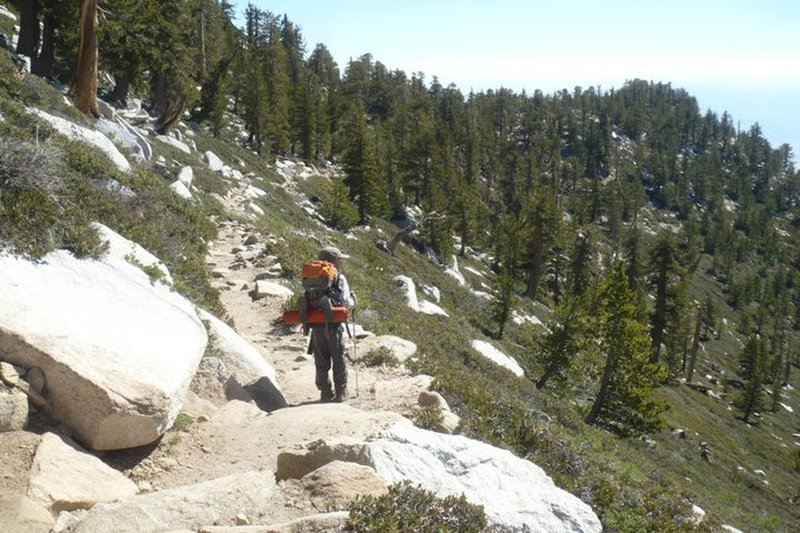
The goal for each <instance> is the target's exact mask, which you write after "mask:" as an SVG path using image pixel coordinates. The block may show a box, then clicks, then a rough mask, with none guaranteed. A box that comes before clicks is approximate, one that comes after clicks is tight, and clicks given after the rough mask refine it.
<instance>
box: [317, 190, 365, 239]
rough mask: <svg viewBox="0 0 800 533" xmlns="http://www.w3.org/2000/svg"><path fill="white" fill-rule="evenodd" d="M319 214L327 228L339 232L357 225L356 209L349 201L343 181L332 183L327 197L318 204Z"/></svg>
mask: <svg viewBox="0 0 800 533" xmlns="http://www.w3.org/2000/svg"><path fill="white" fill-rule="evenodd" d="M319 214H320V216H322V218H323V219H324V220H325V222H326V223H327V224H328V225H329V226H331V227H333V228H336V229H340V230H348V229H350V228H352V227H353V226H355V225H356V224H357V223H358V209H357V208H356V206H355V204H354V203H353V202H352V200H350V197H349V191H348V188H347V186H346V185H345V184H344V181H343V180H341V179H334V180H333V181H332V183H331V186H330V189H329V191H328V194H327V196H326V197H325V198H324V199H323V200H322V202H321V203H320V206H319Z"/></svg>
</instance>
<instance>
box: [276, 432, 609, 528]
mask: <svg viewBox="0 0 800 533" xmlns="http://www.w3.org/2000/svg"><path fill="white" fill-rule="evenodd" d="M335 461H347V462H351V463H356V464H361V465H364V466H368V467H372V468H374V469H375V471H376V472H377V474H378V475H379V476H380V477H381V478H382V479H383V480H384V481H385V483H386V484H387V485H393V484H395V483H399V482H401V481H409V482H411V483H412V484H413V485H415V486H420V487H422V488H424V489H426V490H429V491H431V492H433V493H435V494H436V495H437V496H439V497H441V498H444V497H447V496H460V495H462V494H463V495H464V496H465V497H466V498H467V500H468V501H470V502H471V503H474V504H478V505H482V506H483V508H484V511H485V512H486V516H487V518H488V519H489V522H490V524H492V526H493V527H495V528H496V529H497V530H498V531H519V532H522V531H539V532H543V533H544V532H554V533H555V532H559V533H565V532H576V533H577V532H584V533H588V532H598V533H599V532H600V531H601V530H602V525H601V523H600V520H599V518H597V515H595V514H594V512H593V511H592V509H591V507H589V506H588V505H587V504H585V503H583V502H582V501H581V500H580V499H578V498H576V497H575V496H573V495H572V494H569V493H568V492H566V491H564V490H562V489H560V488H558V487H556V486H555V484H554V483H553V480H552V479H550V477H548V476H547V474H545V473H544V471H543V470H542V469H541V468H539V467H538V466H536V465H535V464H533V463H531V462H530V461H526V460H524V459H520V458H519V457H516V456H515V455H514V454H512V453H511V452H509V451H507V450H502V449H500V448H496V447H494V446H491V445H489V444H486V443H483V442H480V441H476V440H472V439H468V438H466V437H463V436H459V435H445V434H441V433H434V432H432V431H427V430H424V429H419V428H417V427H415V426H414V425H413V424H411V422H409V421H408V420H400V421H399V422H396V423H395V424H393V425H392V426H390V427H389V428H388V429H386V430H383V431H381V432H380V433H378V434H377V435H374V436H372V437H370V438H368V439H367V440H366V441H364V440H359V439H357V438H342V437H336V436H333V437H327V438H325V439H320V440H317V441H314V442H311V443H309V444H307V445H306V448H305V450H303V451H299V450H293V451H291V452H284V453H281V454H280V455H279V456H278V469H277V471H276V477H277V478H278V479H279V480H280V479H287V478H301V477H302V478H303V479H307V478H306V477H305V476H307V475H308V473H309V472H312V471H317V470H319V469H320V468H321V467H322V466H324V465H327V464H331V463H333V462H335Z"/></svg>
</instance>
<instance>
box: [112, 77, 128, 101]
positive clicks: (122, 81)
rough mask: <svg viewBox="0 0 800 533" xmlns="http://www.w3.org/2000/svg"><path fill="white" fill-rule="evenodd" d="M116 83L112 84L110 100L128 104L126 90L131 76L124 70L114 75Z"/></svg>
mask: <svg viewBox="0 0 800 533" xmlns="http://www.w3.org/2000/svg"><path fill="white" fill-rule="evenodd" d="M115 80H116V84H114V92H113V93H111V100H112V101H113V102H118V103H119V104H121V105H123V106H124V105H127V104H128V90H129V89H130V86H131V77H130V75H129V74H128V73H126V72H124V73H121V74H119V75H117V76H115Z"/></svg>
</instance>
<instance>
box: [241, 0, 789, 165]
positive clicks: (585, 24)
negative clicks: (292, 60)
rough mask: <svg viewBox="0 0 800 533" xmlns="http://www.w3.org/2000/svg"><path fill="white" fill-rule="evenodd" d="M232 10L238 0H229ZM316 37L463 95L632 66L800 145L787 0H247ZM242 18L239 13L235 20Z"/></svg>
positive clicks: (310, 42) (610, 82) (341, 59)
mask: <svg viewBox="0 0 800 533" xmlns="http://www.w3.org/2000/svg"><path fill="white" fill-rule="evenodd" d="M232 3H233V4H234V5H236V7H237V15H238V16H239V20H240V21H241V20H242V13H243V12H244V9H245V7H246V6H247V4H248V2H246V1H241V0H238V1H234V2H232ZM249 3H252V4H254V5H256V6H258V7H259V8H261V9H265V10H268V11H271V12H272V13H275V14H278V15H282V14H284V13H285V14H287V15H288V17H289V19H290V20H291V21H292V22H294V23H295V24H296V25H298V26H300V28H301V31H302V35H303V38H304V40H305V43H306V51H307V53H310V52H311V51H312V50H313V49H314V47H315V46H316V44H317V43H320V42H321V43H323V44H325V46H326V47H327V48H328V50H329V51H330V52H331V54H332V55H333V57H334V59H335V60H336V62H337V63H338V64H339V68H340V69H341V70H342V72H343V71H344V69H345V67H346V65H347V62H348V61H349V60H350V59H351V58H353V59H355V58H357V57H359V56H361V55H363V54H365V53H370V54H372V57H373V59H374V60H375V61H380V62H381V63H383V64H384V65H385V66H386V67H387V68H388V69H390V70H394V69H401V70H404V71H405V72H406V74H409V75H410V74H411V73H413V72H423V73H424V74H425V79H426V81H428V82H430V80H432V79H433V77H434V76H436V77H437V78H438V79H439V81H440V83H442V84H443V85H448V84H450V83H454V84H455V85H456V86H457V87H458V88H459V89H461V91H462V92H463V93H464V94H465V95H466V94H467V93H469V91H470V90H475V91H480V90H488V89H497V88H499V87H506V88H509V89H513V90H515V91H518V92H519V91H521V90H523V89H524V90H525V91H526V92H527V93H528V94H532V93H533V91H534V90H536V89H539V90H542V91H543V92H544V93H545V94H552V93H554V92H556V91H559V90H561V89H568V90H569V91H570V92H571V91H572V90H573V89H574V88H575V86H581V87H583V88H584V89H586V88H588V87H590V86H593V87H595V88H599V89H601V90H603V91H607V90H608V89H610V88H612V87H614V88H619V87H621V86H622V85H623V84H624V83H625V82H626V81H627V80H631V79H634V78H642V79H646V80H650V81H655V82H665V83H667V82H669V83H671V84H672V86H673V87H674V88H683V89H686V91H687V92H688V93H689V94H691V95H693V96H695V97H696V98H697V100H698V103H699V105H700V108H701V110H702V111H705V110H706V109H711V110H712V111H714V112H715V113H717V114H718V115H722V112H723V111H728V113H729V114H730V115H731V116H732V118H733V120H734V124H737V123H738V124H739V125H740V126H741V128H743V129H747V128H749V127H750V125H751V124H753V123H754V122H758V123H759V125H760V126H761V129H762V131H763V134H764V136H765V137H766V138H767V139H768V140H769V142H770V144H772V146H773V147H777V146H779V145H780V144H783V143H789V144H791V145H792V147H793V148H794V152H795V156H798V155H800V2H798V1H797V0H760V1H759V0H672V1H669V0H668V1H665V0H660V1H659V0H638V1H635V0H569V1H565V2H556V1H553V0H550V1H542V0H529V1H524V0H494V1H491V2H488V1H475V0H427V1H422V0H404V1H399V2H398V1H392V2H382V1H378V0H372V1H370V0H335V1H334V0H253V1H251V2H249ZM240 25H241V23H240Z"/></svg>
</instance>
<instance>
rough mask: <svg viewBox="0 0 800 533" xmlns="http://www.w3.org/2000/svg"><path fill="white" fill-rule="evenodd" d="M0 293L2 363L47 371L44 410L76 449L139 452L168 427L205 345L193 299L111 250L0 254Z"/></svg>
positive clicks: (45, 374)
mask: <svg viewBox="0 0 800 533" xmlns="http://www.w3.org/2000/svg"><path fill="white" fill-rule="evenodd" d="M111 244H112V248H113V246H114V243H113V242H112V243H111ZM0 293H2V294H3V305H2V306H0V357H2V358H3V359H4V360H6V361H8V362H11V363H13V364H16V365H18V366H21V367H23V368H31V367H39V368H41V369H42V371H43V373H44V376H45V383H46V384H45V389H44V391H43V396H44V399H45V400H46V402H47V403H46V406H45V410H46V411H47V412H48V414H50V415H51V416H52V417H53V418H55V419H56V420H59V421H61V422H63V423H65V424H67V425H68V426H69V428H70V429H71V430H72V431H73V434H74V437H75V438H76V439H77V440H79V441H80V442H81V443H83V444H84V445H85V446H87V447H89V448H91V449H95V450H113V449H120V448H132V447H136V446H141V445H144V444H148V443H151V442H153V441H155V440H156V439H157V438H158V437H159V436H160V435H161V434H162V433H163V432H164V431H165V430H166V429H167V428H169V427H170V425H171V424H172V422H173V421H174V419H175V417H176V416H177V414H178V412H179V411H180V407H181V405H182V403H183V400H184V398H185V395H186V392H187V390H188V387H189V383H190V381H191V379H192V376H193V373H194V371H195V369H196V368H197V364H198V362H199V361H200V357H201V356H202V354H203V351H204V349H205V346H206V342H207V337H206V332H205V328H204V327H203V324H202V323H201V322H200V320H199V319H198V317H197V315H196V313H195V310H194V308H193V306H192V305H191V304H190V303H189V302H188V301H187V300H186V299H184V298H183V297H181V296H180V295H178V294H176V293H174V292H171V291H170V290H169V288H168V287H166V286H164V285H162V284H160V283H153V282H152V280H151V279H150V278H149V277H148V276H147V275H146V274H145V273H144V272H142V271H141V270H140V269H139V268H138V267H136V266H134V265H131V264H129V263H128V262H127V261H125V260H120V259H119V258H118V257H117V256H115V254H114V252H113V251H112V253H110V254H109V257H108V258H106V259H103V260H99V261H98V260H89V259H86V260H79V259H76V258H75V257H73V256H72V255H71V254H70V253H68V252H66V251H57V252H53V253H51V254H48V255H47V256H46V257H45V258H44V259H43V260H41V261H39V262H37V263H34V262H31V261H27V260H25V259H22V258H18V257H13V256H10V255H0Z"/></svg>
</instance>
